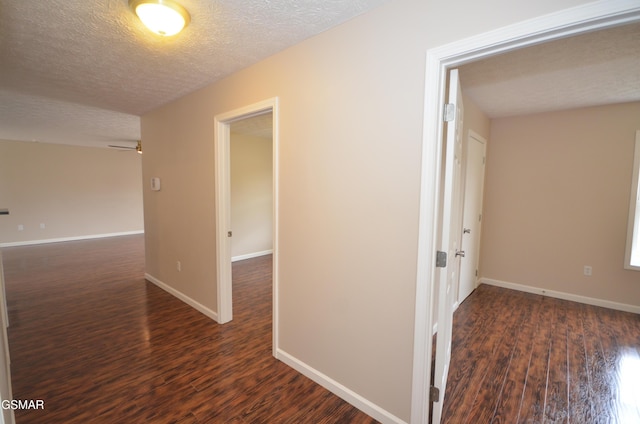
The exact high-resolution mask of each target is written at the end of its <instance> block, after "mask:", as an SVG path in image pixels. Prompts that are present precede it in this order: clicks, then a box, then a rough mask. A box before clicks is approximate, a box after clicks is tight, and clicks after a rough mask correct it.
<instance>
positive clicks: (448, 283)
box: [433, 69, 464, 423]
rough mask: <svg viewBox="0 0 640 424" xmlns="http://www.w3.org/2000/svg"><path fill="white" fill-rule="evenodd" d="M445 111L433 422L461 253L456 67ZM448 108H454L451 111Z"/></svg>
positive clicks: (441, 386)
mask: <svg viewBox="0 0 640 424" xmlns="http://www.w3.org/2000/svg"><path fill="white" fill-rule="evenodd" d="M447 110H448V111H449V112H448V113H447V114H446V115H448V116H447V117H446V119H447V137H446V145H445V149H446V153H445V166H444V170H445V173H444V180H443V184H444V185H443V190H444V191H443V193H444V196H443V203H442V208H443V209H442V238H441V244H440V250H441V251H443V252H446V253H447V265H446V267H445V268H444V269H443V271H442V272H440V273H439V275H438V279H439V281H438V285H439V289H438V332H437V336H436V363H435V380H434V384H435V387H436V388H437V389H438V390H439V392H440V394H439V397H438V401H434V403H433V422H434V423H439V422H440V418H441V417H442V405H443V403H444V402H443V401H444V394H445V390H446V387H447V375H448V372H449V360H450V358H451V330H452V324H453V308H454V302H455V293H454V292H455V289H456V288H457V287H458V280H459V271H460V258H461V257H462V256H463V255H464V253H463V252H461V249H460V238H461V233H462V231H461V224H462V222H461V220H462V196H461V180H462V178H461V172H462V120H463V115H464V108H463V104H462V91H461V90H460V80H459V78H458V70H457V69H453V70H451V72H450V74H449V99H448V106H447ZM451 111H454V112H453V113H451Z"/></svg>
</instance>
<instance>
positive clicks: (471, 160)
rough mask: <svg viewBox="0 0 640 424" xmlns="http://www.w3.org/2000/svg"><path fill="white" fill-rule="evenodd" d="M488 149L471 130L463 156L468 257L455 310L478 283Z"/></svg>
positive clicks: (463, 246) (464, 239)
mask: <svg viewBox="0 0 640 424" xmlns="http://www.w3.org/2000/svg"><path fill="white" fill-rule="evenodd" d="M486 149H487V141H486V140H485V139H484V138H483V137H482V136H480V135H479V134H477V133H476V132H474V131H473V130H469V134H468V136H467V137H466V145H465V155H464V162H465V166H464V169H465V171H464V173H465V175H464V177H463V178H464V189H463V192H464V194H463V196H464V200H463V207H462V208H463V209H462V242H461V249H462V251H463V252H465V256H464V260H462V261H461V264H460V281H459V284H458V293H457V300H456V305H455V306H454V310H455V309H456V308H457V306H458V305H459V304H460V303H462V302H463V301H464V300H465V299H466V298H467V297H468V296H469V295H470V294H471V292H472V291H473V290H475V288H476V284H477V278H478V262H479V259H480V236H481V229H482V198H483V192H484V168H485V156H486Z"/></svg>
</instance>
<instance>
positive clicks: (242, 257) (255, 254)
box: [231, 249, 273, 262]
mask: <svg viewBox="0 0 640 424" xmlns="http://www.w3.org/2000/svg"><path fill="white" fill-rule="evenodd" d="M272 253H273V249H269V250H263V251H261V252H253V253H246V254H244V255H237V256H233V257H231V262H237V261H243V260H245V259H252V258H257V257H259V256H266V255H270V254H272Z"/></svg>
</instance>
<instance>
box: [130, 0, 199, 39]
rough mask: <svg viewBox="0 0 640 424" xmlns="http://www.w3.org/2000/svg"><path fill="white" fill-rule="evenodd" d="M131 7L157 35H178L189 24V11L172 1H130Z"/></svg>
mask: <svg viewBox="0 0 640 424" xmlns="http://www.w3.org/2000/svg"><path fill="white" fill-rule="evenodd" d="M129 7H131V9H132V10H133V11H134V13H135V14H136V15H137V16H138V18H140V20H141V21H142V23H143V24H145V25H146V26H147V28H149V29H150V30H151V31H153V32H155V33H156V34H159V35H162V36H166V37H169V36H171V35H176V34H177V33H179V32H180V31H182V29H183V28H184V27H185V26H187V24H189V22H190V21H191V16H190V15H189V12H187V9H185V8H184V7H182V6H180V5H179V4H178V3H176V2H174V1H171V0H129Z"/></svg>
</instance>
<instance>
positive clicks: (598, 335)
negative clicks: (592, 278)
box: [442, 285, 640, 424]
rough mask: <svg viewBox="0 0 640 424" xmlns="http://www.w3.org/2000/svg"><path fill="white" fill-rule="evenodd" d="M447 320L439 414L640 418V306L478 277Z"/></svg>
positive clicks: (488, 418) (486, 419)
mask: <svg viewBox="0 0 640 424" xmlns="http://www.w3.org/2000/svg"><path fill="white" fill-rule="evenodd" d="M453 328H454V330H453V343H452V359H451V365H450V371H449V377H448V381H447V393H446V395H445V400H444V413H443V420H442V422H447V423H455V424H458V423H509V424H510V423H531V424H533V423H536V424H537V423H576V424H591V423H603V424H604V423H620V424H627V423H629V424H631V423H640V315H636V314H631V313H625V312H620V311H615V310H610V309H605V308H599V307H596V306H589V305H584V304H580V303H574V302H568V301H564V300H558V299H553V298H549V297H543V296H538V295H533V294H528V293H521V292H516V291H512V290H506V289H501V288H497V287H492V286H486V285H481V286H480V287H478V289H476V291H475V292H474V293H472V294H471V296H470V297H469V298H467V300H465V301H464V302H463V303H462V304H461V305H460V307H459V308H458V310H457V311H456V313H455V315H454V326H453Z"/></svg>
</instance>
